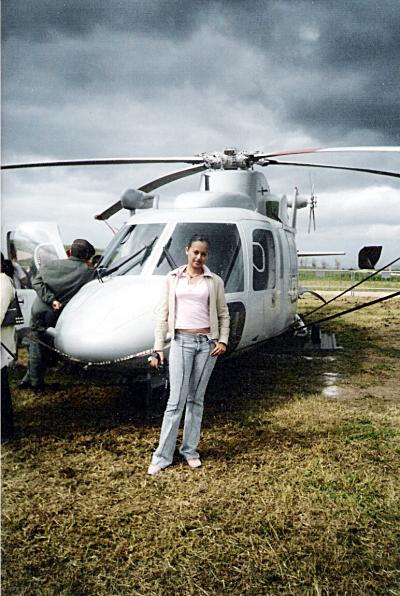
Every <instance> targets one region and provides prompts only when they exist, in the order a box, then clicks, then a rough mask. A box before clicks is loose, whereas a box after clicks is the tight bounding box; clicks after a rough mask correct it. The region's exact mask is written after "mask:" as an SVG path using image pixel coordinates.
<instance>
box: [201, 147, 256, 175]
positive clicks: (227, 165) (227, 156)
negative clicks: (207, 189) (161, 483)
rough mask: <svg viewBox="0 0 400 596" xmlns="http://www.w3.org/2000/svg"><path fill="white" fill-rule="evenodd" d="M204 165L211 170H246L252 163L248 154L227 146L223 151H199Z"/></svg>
mask: <svg viewBox="0 0 400 596" xmlns="http://www.w3.org/2000/svg"><path fill="white" fill-rule="evenodd" d="M201 156H202V157H203V159H204V165H205V166H206V167H207V168H210V169H211V170H239V169H240V170H248V169H249V168H251V167H252V165H253V164H254V160H252V159H251V157H250V154H249V153H247V152H246V151H238V150H237V149H234V148H227V149H225V150H224V151H223V152H220V151H217V152H215V153H201Z"/></svg>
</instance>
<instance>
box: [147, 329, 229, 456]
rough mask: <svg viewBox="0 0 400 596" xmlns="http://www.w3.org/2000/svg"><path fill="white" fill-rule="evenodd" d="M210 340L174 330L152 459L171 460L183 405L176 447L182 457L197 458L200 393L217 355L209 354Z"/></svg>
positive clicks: (200, 410)
mask: <svg viewBox="0 0 400 596" xmlns="http://www.w3.org/2000/svg"><path fill="white" fill-rule="evenodd" d="M214 345H215V344H214V342H213V341H212V339H210V338H209V336H207V335H204V334H202V333H177V334H176V335H175V339H173V340H172V343H171V349H170V354H169V376H170V395H169V399H168V403H167V407H166V409H165V412H164V418H163V423H162V426H161V433H160V442H159V445H158V447H157V449H156V451H155V452H154V455H153V459H152V463H153V464H155V465H157V466H160V468H166V467H167V466H169V465H171V464H172V459H173V456H174V451H175V446H176V438H177V435H178V429H179V423H180V421H181V418H182V413H183V410H184V408H185V405H186V413H185V424H184V428H183V441H182V446H181V448H180V450H179V452H180V454H181V455H183V457H184V458H185V459H198V458H199V454H198V452H197V445H198V444H199V440H200V430H201V421H202V418H203V405H204V394H205V392H206V389H207V385H208V381H209V379H210V376H211V373H212V371H213V368H214V366H215V363H216V360H217V358H216V357H214V356H210V352H211V351H212V350H213V348H214Z"/></svg>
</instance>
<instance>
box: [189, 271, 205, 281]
mask: <svg viewBox="0 0 400 596" xmlns="http://www.w3.org/2000/svg"><path fill="white" fill-rule="evenodd" d="M203 273H204V272H203V271H202V272H201V273H194V274H193V273H189V271H188V270H187V269H186V275H187V276H188V277H189V278H190V279H193V278H195V277H199V276H200V275H203Z"/></svg>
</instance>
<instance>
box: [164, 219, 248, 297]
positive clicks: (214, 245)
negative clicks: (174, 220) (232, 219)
mask: <svg viewBox="0 0 400 596" xmlns="http://www.w3.org/2000/svg"><path fill="white" fill-rule="evenodd" d="M195 234H200V235H201V236H203V237H204V238H207V240H209V242H210V251H209V256H208V261H207V267H209V269H211V271H212V272H213V273H217V275H220V276H221V277H222V279H223V280H224V282H225V291H226V292H242V291H243V284H244V282H243V253H242V245H241V242H240V236H239V231H238V229H237V226H236V225H235V224H224V223H178V224H177V225H176V227H175V229H174V231H173V233H172V236H171V238H170V239H169V240H168V242H167V243H166V245H165V247H164V249H163V252H162V254H161V257H160V259H159V262H158V263H157V266H156V269H155V271H154V273H155V275H165V274H167V273H168V271H171V269H174V267H175V266H179V265H183V264H185V263H186V256H185V247H186V246H187V244H188V242H189V240H190V239H191V237H192V236H194V235H195Z"/></svg>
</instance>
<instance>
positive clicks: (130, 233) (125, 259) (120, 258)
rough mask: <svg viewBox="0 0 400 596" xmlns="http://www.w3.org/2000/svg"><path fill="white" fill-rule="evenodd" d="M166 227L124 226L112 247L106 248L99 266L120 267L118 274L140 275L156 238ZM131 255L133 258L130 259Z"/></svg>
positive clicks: (156, 225) (106, 267)
mask: <svg viewBox="0 0 400 596" xmlns="http://www.w3.org/2000/svg"><path fill="white" fill-rule="evenodd" d="M164 227H165V224H140V225H136V226H125V227H123V228H122V229H121V230H120V232H119V233H118V234H117V235H116V237H115V238H114V240H113V242H112V243H111V245H110V247H109V248H107V249H106V251H105V253H104V256H103V258H102V259H101V262H100V264H99V268H100V269H103V268H105V269H114V268H115V267H117V268H118V267H120V268H119V269H117V270H116V275H139V274H140V272H141V271H142V268H143V265H144V263H145V261H146V260H147V258H148V257H149V256H150V253H151V248H152V246H153V245H154V244H155V240H156V239H157V238H158V237H159V236H160V234H161V233H162V231H163V229H164ZM146 248H147V249H148V250H146ZM136 254H137V256H136V257H135V256H134V255H136ZM129 257H132V258H131V259H130V260H129ZM110 273H111V272H110Z"/></svg>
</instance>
